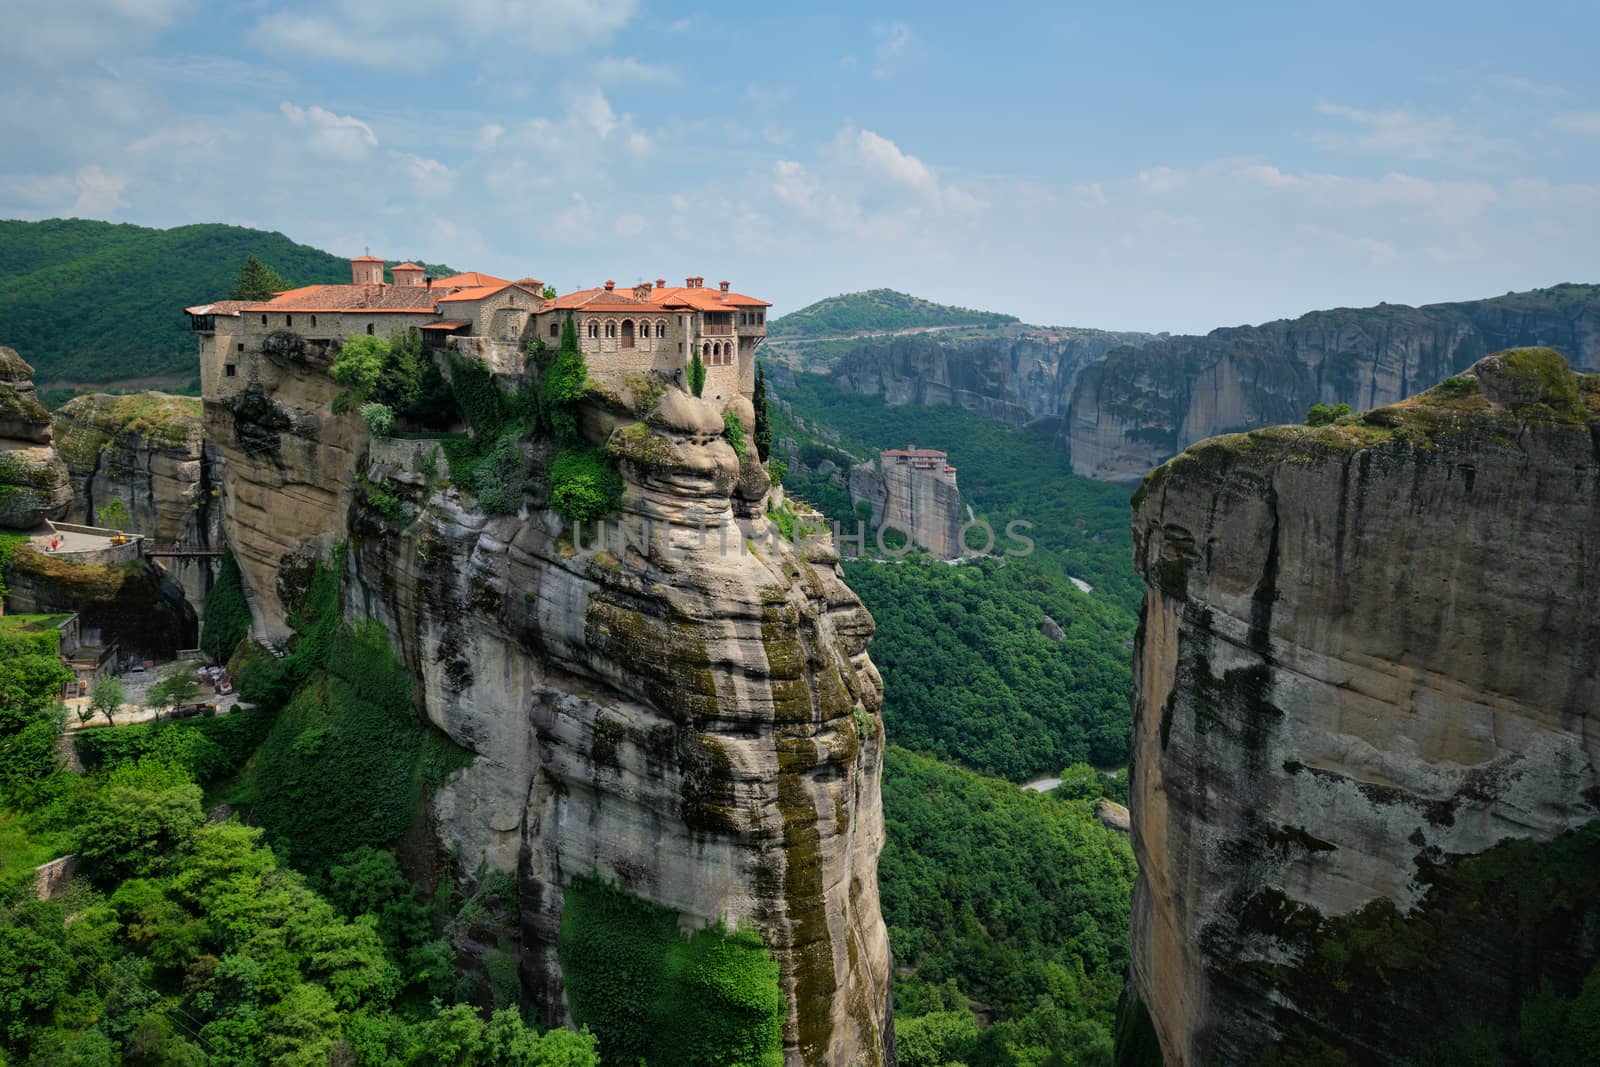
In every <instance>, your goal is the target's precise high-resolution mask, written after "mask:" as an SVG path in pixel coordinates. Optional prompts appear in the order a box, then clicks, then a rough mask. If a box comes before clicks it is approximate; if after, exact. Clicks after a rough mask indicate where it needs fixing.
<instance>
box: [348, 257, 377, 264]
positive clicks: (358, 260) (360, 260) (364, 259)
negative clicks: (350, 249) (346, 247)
mask: <svg viewBox="0 0 1600 1067" xmlns="http://www.w3.org/2000/svg"><path fill="white" fill-rule="evenodd" d="M350 262H352V263H382V262H383V259H382V257H380V256H354V257H352V258H351V260H350Z"/></svg>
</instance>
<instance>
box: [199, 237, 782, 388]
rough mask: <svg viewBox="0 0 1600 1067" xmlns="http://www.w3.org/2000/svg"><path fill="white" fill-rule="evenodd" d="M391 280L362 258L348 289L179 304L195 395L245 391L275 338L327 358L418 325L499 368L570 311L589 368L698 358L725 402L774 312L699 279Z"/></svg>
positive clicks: (676, 366)
mask: <svg viewBox="0 0 1600 1067" xmlns="http://www.w3.org/2000/svg"><path fill="white" fill-rule="evenodd" d="M389 273H390V275H391V276H392V281H388V282H385V281H384V266H383V260H381V259H379V258H378V257H376V256H358V257H356V258H355V259H352V260H351V261H350V284H348V285H305V286H301V287H300V288H298V289H290V290H288V291H286V292H282V293H278V294H277V295H276V296H274V297H273V298H272V299H271V300H266V301H259V302H257V301H248V300H219V301H217V302H215V303H211V304H202V305H199V306H197V307H190V308H185V309H184V311H186V312H187V313H188V315H189V321H190V328H191V329H192V330H193V331H194V332H195V333H196V334H197V335H198V336H199V338H200V378H201V388H202V392H204V393H205V395H206V396H224V395H228V394H230V393H233V392H236V391H238V390H239V389H242V388H243V386H244V384H245V382H246V381H248V380H249V379H250V378H251V377H252V374H251V372H252V371H253V370H254V369H255V367H254V363H255V361H256V360H258V359H259V358H260V356H261V354H262V350H263V342H265V341H267V339H268V338H269V337H271V336H272V335H273V334H278V333H280V332H287V333H288V334H291V335H294V337H295V343H296V344H297V345H304V346H305V347H306V349H307V350H309V351H310V352H312V353H316V354H323V355H326V354H329V352H330V349H331V348H332V346H333V345H335V344H336V343H337V342H340V341H343V340H344V338H346V337H348V336H350V335H352V334H355V335H361V334H367V335H372V336H377V337H388V336H389V334H390V333H393V332H394V331H396V330H403V329H406V328H407V327H412V326H414V327H416V328H417V329H418V330H420V331H421V333H422V336H423V339H424V344H425V345H426V346H428V347H430V348H446V347H451V348H457V349H459V350H462V351H474V352H476V353H478V354H479V355H482V356H484V357H493V356H495V355H496V354H498V355H500V356H501V357H503V358H502V360H500V361H498V362H505V358H504V357H511V358H512V359H514V360H520V354H521V352H522V350H523V348H524V346H526V345H527V343H528V342H530V341H532V340H534V339H535V338H538V339H542V340H543V341H544V342H545V343H546V344H548V345H550V346H551V347H552V348H553V347H555V346H556V344H558V343H559V341H560V338H561V325H562V323H563V322H564V321H565V320H566V317H567V316H568V315H569V314H570V315H571V316H572V317H573V320H574V323H575V324H576V326H577V330H578V343H579V345H580V346H581V347H582V349H583V355H584V360H585V362H586V363H587V364H588V366H589V369H590V370H591V371H601V372H604V371H616V372H625V373H630V374H634V373H644V372H647V371H659V372H662V373H664V374H666V375H668V376H669V377H670V376H676V375H677V374H678V373H680V372H682V371H683V370H684V368H685V367H686V366H687V365H688V363H689V359H690V356H691V355H692V354H693V353H694V352H697V351H698V352H699V353H700V359H701V361H702V362H703V363H704V364H705V366H706V384H705V391H704V395H705V396H706V398H707V399H715V400H722V399H731V398H732V397H733V396H734V395H736V394H739V393H743V394H745V395H747V396H748V395H749V394H750V393H751V392H752V391H753V390H754V389H755V356H754V353H755V348H756V346H757V345H758V344H760V343H761V342H762V340H764V339H765V337H766V334H767V308H769V307H771V306H772V305H771V304H770V303H769V302H767V301H765V300H758V299H756V298H755V297H753V296H745V295H743V294H742V293H735V292H733V291H731V289H730V288H729V285H728V283H727V282H722V283H721V284H720V285H719V286H717V287H716V288H715V289H708V288H706V286H705V279H704V278H699V277H695V278H685V279H684V283H683V285H681V286H678V285H674V286H669V285H667V283H666V280H665V279H657V280H656V282H655V284H654V285H650V284H648V283H642V284H639V285H635V286H633V287H631V288H622V289H619V288H617V286H616V283H614V282H609V281H608V282H606V283H605V285H604V286H601V287H597V288H594V289H580V290H578V291H577V292H573V293H567V294H566V295H565V296H557V297H555V298H553V299H552V298H548V297H546V296H545V295H544V283H543V282H540V281H539V280H537V279H535V278H522V279H519V280H517V281H507V280H506V279H504V278H495V277H492V276H491V275H488V274H479V273H475V272H473V273H466V274H453V275H451V276H450V277H448V278H432V277H429V276H428V275H427V272H426V271H425V270H424V269H423V268H422V267H419V266H417V265H416V264H415V263H402V264H400V265H399V266H397V267H395V268H393V269H392V270H391V271H390V272H389ZM490 361H491V362H492V363H493V362H497V361H496V360H494V359H493V358H491V359H490ZM515 365H516V366H518V367H520V363H516V364H515ZM230 379H232V380H231V381H230Z"/></svg>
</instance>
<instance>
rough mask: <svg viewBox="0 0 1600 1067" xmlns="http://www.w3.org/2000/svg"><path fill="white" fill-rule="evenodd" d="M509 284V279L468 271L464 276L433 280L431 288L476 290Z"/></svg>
mask: <svg viewBox="0 0 1600 1067" xmlns="http://www.w3.org/2000/svg"><path fill="white" fill-rule="evenodd" d="M510 284H511V282H510V280H509V279H506V278H496V277H495V276H494V275H493V274H479V273H478V272H477V271H475V270H469V271H467V272H466V273H465V274H452V275H450V277H448V278H435V279H434V280H433V287H434V288H435V289H441V288H442V289H466V288H469V287H472V288H476V287H478V286H482V285H510Z"/></svg>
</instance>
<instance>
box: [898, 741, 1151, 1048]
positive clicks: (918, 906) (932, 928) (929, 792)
mask: <svg viewBox="0 0 1600 1067" xmlns="http://www.w3.org/2000/svg"><path fill="white" fill-rule="evenodd" d="M883 812H884V820H885V823H886V824H887V829H888V843H887V845H886V847H885V848H884V852H883V857H882V859H881V860H880V861H879V867H878V879H879V889H880V892H881V894H882V901H883V916H884V921H885V922H886V923H887V924H888V926H889V940H890V944H891V946H892V947H893V949H894V956H895V964H896V966H897V967H898V968H903V969H908V970H909V971H910V972H911V974H910V976H909V977H897V978H896V981H895V1009H896V1013H897V1014H896V1030H897V1031H898V1032H899V1033H900V1034H901V1035H902V1038H901V1049H900V1062H901V1063H902V1064H904V1065H905V1067H939V1065H941V1064H944V1063H947V1062H952V1061H957V1060H959V1061H960V1062H962V1063H965V1064H967V1065H968V1067H979V1065H994V1067H1000V1065H1012V1064H1036V1063H1045V1062H1052V1061H1050V1060H1048V1059H1047V1057H1048V1056H1050V1055H1052V1054H1053V1055H1056V1056H1058V1057H1060V1058H1059V1059H1057V1060H1055V1061H1053V1062H1058V1063H1063V1064H1100V1063H1106V1062H1108V1061H1109V1057H1110V1051H1111V1027H1112V1020H1113V1015H1114V1012H1115V1009H1116V1002H1117V997H1118V995H1119V993H1120V991H1121V988H1122V972H1123V969H1124V967H1125V966H1126V964H1127V939H1128V907H1129V894H1130V892H1131V891H1132V887H1133V875H1134V865H1133V853H1132V850H1131V849H1130V848H1129V847H1128V843H1127V840H1126V838H1124V837H1123V836H1122V835H1121V834H1118V833H1116V832H1114V831H1111V830H1108V829H1107V828H1106V827H1105V826H1103V825H1102V824H1101V823H1100V821H1099V820H1098V819H1097V818H1096V817H1095V815H1094V811H1093V803H1092V802H1091V801H1088V800H1063V799H1058V798H1056V797H1050V796H1044V795H1042V794H1039V793H1034V792H1032V791H1029V790H1023V789H1018V788H1017V787H1016V786H1015V785H1012V784H1010V783H1008V782H1004V781H1000V780H998V779H993V778H983V777H980V776H978V775H976V774H972V773H971V772H968V771H963V770H960V769H957V768H954V767H951V766H948V765H946V764H943V763H940V762H938V761H937V760H931V759H926V758H924V757H921V756H917V755H915V754H913V753H910V752H907V751H905V750H903V749H899V748H890V749H889V751H888V754H887V757H886V760H885V765H884V780H883ZM968 999H972V1000H976V1001H979V1002H982V1003H983V1004H985V1005H987V1006H988V1008H989V1010H991V1011H992V1012H994V1015H995V1018H996V1020H997V1021H996V1023H995V1025H993V1026H991V1027H989V1028H988V1029H987V1030H985V1031H984V1032H983V1034H982V1035H981V1037H977V1036H976V1035H975V1034H974V1033H973V1031H972V1030H971V1029H970V1028H968V1027H967V1026H966V1025H965V1023H963V1022H962V1021H961V1018H960V1017H961V1016H962V1015H965V1014H966V1011H967V1002H968ZM942 1012H954V1013H956V1016H955V1018H954V1019H951V1018H949V1017H943V1018H936V1019H935V1020H933V1021H931V1022H925V1023H920V1024H917V1023H913V1022H911V1020H915V1019H916V1018H917V1017H919V1016H925V1015H929V1014H930V1013H942ZM906 1034H910V1035H912V1037H913V1041H912V1042H911V1044H910V1046H909V1047H908V1045H907V1042H906V1040H905V1036H904V1035H906ZM924 1047H926V1048H928V1049H930V1050H931V1051H928V1052H926V1053H923V1052H919V1051H918V1050H919V1049H922V1048H924Z"/></svg>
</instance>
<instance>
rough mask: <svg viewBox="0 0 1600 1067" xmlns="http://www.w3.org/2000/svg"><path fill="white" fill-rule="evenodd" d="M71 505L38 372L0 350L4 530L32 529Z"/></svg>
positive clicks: (0, 466)
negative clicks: (35, 385)
mask: <svg viewBox="0 0 1600 1067" xmlns="http://www.w3.org/2000/svg"><path fill="white" fill-rule="evenodd" d="M71 501H72V488H71V486H70V485H69V484H68V482H67V468H66V467H65V466H64V465H63V464H62V462H61V459H60V457H58V456H57V455H56V452H55V449H53V448H51V447H50V412H49V410H48V409H46V408H45V406H44V404H42V403H40V401H39V398H38V396H37V395H36V394H35V392H34V388H33V368H32V367H30V366H28V364H27V363H26V362H24V361H23V359H22V357H21V356H18V355H17V353H16V352H15V351H14V350H13V349H10V348H0V529H10V530H31V529H33V528H34V527H36V526H38V525H39V524H40V523H42V522H44V521H45V520H46V519H59V518H61V517H62V516H63V515H64V514H65V513H66V510H67V505H68V504H70V503H71Z"/></svg>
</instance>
